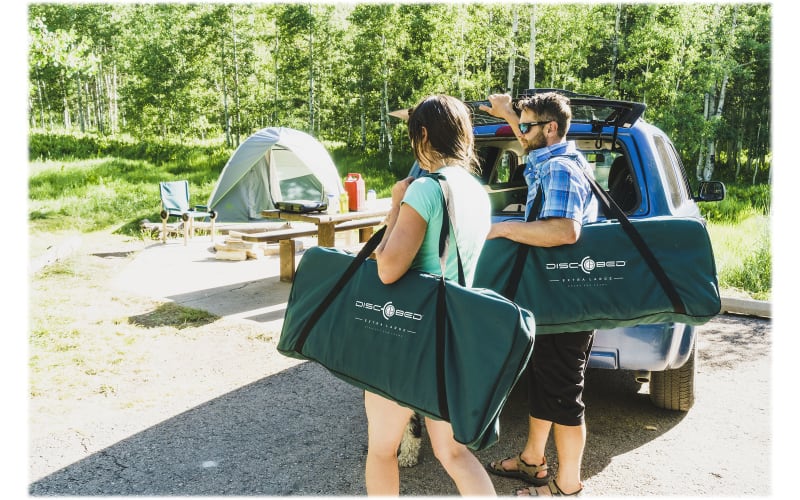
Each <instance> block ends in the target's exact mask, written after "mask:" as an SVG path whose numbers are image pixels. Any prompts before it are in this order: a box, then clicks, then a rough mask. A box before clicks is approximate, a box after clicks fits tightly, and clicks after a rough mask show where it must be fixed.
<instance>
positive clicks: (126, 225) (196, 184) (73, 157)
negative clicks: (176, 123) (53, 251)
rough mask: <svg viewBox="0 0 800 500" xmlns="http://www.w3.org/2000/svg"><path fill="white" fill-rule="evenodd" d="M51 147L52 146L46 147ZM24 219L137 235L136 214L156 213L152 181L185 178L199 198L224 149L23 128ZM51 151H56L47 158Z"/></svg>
mask: <svg viewBox="0 0 800 500" xmlns="http://www.w3.org/2000/svg"><path fill="white" fill-rule="evenodd" d="M50 147H52V149H48V148H50ZM35 152H38V155H39V157H40V158H41V157H43V156H44V154H45V153H42V152H46V154H47V156H48V157H49V158H51V159H48V160H39V161H34V162H32V163H31V172H32V173H31V176H30V178H29V181H28V197H29V199H30V203H29V207H28V214H29V215H28V219H29V224H30V228H31V230H33V231H55V230H60V229H75V230H80V231H96V230H101V229H107V228H116V230H117V231H118V232H121V233H124V234H131V235H137V234H138V231H139V222H140V221H141V220H142V219H149V220H151V221H156V220H160V217H159V215H158V213H159V211H160V195H159V191H158V183H159V182H160V181H167V180H177V179H186V180H188V181H189V186H190V196H191V198H190V202H191V203H192V204H204V203H205V202H206V201H207V200H208V197H209V196H210V194H211V190H212V189H213V187H214V184H215V183H216V180H217V178H218V177H219V173H220V172H221V171H222V167H223V166H224V165H225V162H226V161H227V159H228V157H229V156H230V153H231V151H229V150H226V149H225V148H222V147H221V146H213V145H209V146H200V145H198V146H194V147H193V146H190V145H185V144H174V143H169V142H166V141H162V142H158V143H156V142H151V143H143V142H139V143H133V142H126V141H116V140H110V139H108V138H96V137H94V138H92V137H86V136H84V137H76V138H72V139H70V138H69V137H68V136H63V135H62V136H57V137H54V138H47V137H45V136H39V135H35V134H34V135H32V136H31V156H32V157H33V156H34V154H35ZM56 154H59V155H63V158H64V159H61V160H56V159H52V158H54V157H55V156H56Z"/></svg>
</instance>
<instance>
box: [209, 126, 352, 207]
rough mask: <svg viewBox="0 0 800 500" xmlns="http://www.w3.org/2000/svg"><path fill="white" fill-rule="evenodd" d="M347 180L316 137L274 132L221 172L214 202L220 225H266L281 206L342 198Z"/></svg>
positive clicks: (261, 135) (239, 152) (255, 139)
mask: <svg viewBox="0 0 800 500" xmlns="http://www.w3.org/2000/svg"><path fill="white" fill-rule="evenodd" d="M342 192H344V188H343V187H342V180H341V179H340V177H339V172H338V171H337V170H336V165H334V163H333V160H332V159H331V157H330V155H329V154H328V151H327V150H326V149H325V147H324V146H323V145H322V144H321V143H320V142H319V141H317V140H316V139H315V138H313V137H312V136H310V135H308V134H306V133H305V132H301V131H299V130H295V129H291V128H285V127H269V128H264V129H261V130H259V131H258V132H256V133H254V134H253V135H251V136H250V137H248V138H247V139H245V141H244V142H242V143H241V144H240V145H239V147H238V148H236V151H234V153H233V155H231V157H230V159H229V160H228V163H226V164H225V167H224V168H223V169H222V173H220V176H219V179H218V180H217V184H216V186H214V190H213V191H212V192H211V196H210V197H209V200H208V209H209V210H214V211H215V212H216V213H217V221H218V222H249V221H255V220H261V219H262V217H261V211H262V210H268V209H274V208H275V203H276V202H278V201H294V200H326V199H327V195H328V194H333V195H335V196H336V199H337V200H338V199H339V195H340V194H341V193H342Z"/></svg>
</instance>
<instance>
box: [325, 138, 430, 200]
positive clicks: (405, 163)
mask: <svg viewBox="0 0 800 500" xmlns="http://www.w3.org/2000/svg"><path fill="white" fill-rule="evenodd" d="M329 151H330V154H331V158H332V159H333V162H334V164H336V168H337V169H338V170H339V175H340V176H341V177H342V178H344V177H345V176H346V175H347V174H348V173H350V172H354V173H359V174H361V176H362V177H363V178H364V184H365V186H366V189H374V190H375V192H376V194H377V196H378V198H388V197H390V196H391V195H392V186H394V184H395V182H397V181H398V180H400V179H404V178H405V177H406V176H408V172H409V170H411V166H412V165H413V163H414V156H413V154H412V153H411V152H410V151H408V152H402V153H398V152H395V153H394V155H393V156H392V162H391V166H390V165H389V157H388V155H387V154H386V153H381V152H379V151H376V152H373V153H367V154H362V153H360V152H359V151H358V150H353V149H349V148H347V147H345V146H339V147H333V148H329Z"/></svg>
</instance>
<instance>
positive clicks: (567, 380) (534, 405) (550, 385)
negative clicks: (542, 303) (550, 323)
mask: <svg viewBox="0 0 800 500" xmlns="http://www.w3.org/2000/svg"><path fill="white" fill-rule="evenodd" d="M593 341H594V330H590V331H586V332H574V333H555V334H545V335H537V336H536V340H535V341H534V343H533V354H532V355H531V360H530V362H529V363H528V369H527V371H528V409H529V411H530V415H531V416H532V417H534V418H538V419H542V420H549V421H551V422H554V423H557V424H561V425H570V426H575V425H581V424H582V423H583V418H584V411H585V409H586V406H585V405H584V404H583V384H584V375H585V374H586V365H587V364H588V362H589V352H590V351H591V350H592V342H593Z"/></svg>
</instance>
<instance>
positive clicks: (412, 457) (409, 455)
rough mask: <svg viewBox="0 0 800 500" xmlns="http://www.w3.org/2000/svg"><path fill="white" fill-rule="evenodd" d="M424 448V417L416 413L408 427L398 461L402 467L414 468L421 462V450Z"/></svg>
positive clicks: (398, 454)
mask: <svg viewBox="0 0 800 500" xmlns="http://www.w3.org/2000/svg"><path fill="white" fill-rule="evenodd" d="M421 446H422V417H421V416H420V415H419V413H414V414H413V415H412V416H411V420H409V421H408V424H407V425H406V431H405V433H403V440H402V441H400V450H399V452H398V453H397V461H398V463H399V464H400V467H413V466H415V465H417V462H419V450H420V448H421Z"/></svg>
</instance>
